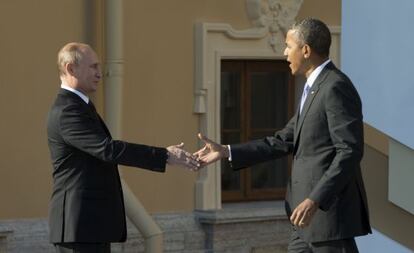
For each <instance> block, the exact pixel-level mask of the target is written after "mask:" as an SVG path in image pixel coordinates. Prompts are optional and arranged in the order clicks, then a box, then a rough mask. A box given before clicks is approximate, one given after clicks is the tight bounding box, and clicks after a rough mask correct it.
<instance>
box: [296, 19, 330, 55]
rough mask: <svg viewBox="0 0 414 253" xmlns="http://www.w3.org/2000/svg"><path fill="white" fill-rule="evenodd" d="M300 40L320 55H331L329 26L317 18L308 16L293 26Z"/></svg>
mask: <svg viewBox="0 0 414 253" xmlns="http://www.w3.org/2000/svg"><path fill="white" fill-rule="evenodd" d="M291 30H293V31H294V32H295V33H296V34H297V35H298V39H299V42H301V43H303V44H307V45H309V46H310V47H311V48H312V49H313V50H314V51H315V52H316V53H317V54H319V55H320V56H329V48H330V46H331V40H332V39H331V32H330V31H329V28H328V26H327V25H326V24H325V23H323V22H322V21H320V20H318V19H315V18H306V19H304V20H302V21H299V22H296V23H295V24H293V26H292V27H291Z"/></svg>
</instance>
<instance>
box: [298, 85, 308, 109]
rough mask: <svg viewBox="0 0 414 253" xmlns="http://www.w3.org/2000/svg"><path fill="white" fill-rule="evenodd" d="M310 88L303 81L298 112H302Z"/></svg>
mask: <svg viewBox="0 0 414 253" xmlns="http://www.w3.org/2000/svg"><path fill="white" fill-rule="evenodd" d="M309 90H310V86H309V85H308V84H307V83H305V87H303V93H302V99H301V100H300V111H299V112H300V113H302V108H303V105H304V104H305V101H306V97H307V96H308V92H309Z"/></svg>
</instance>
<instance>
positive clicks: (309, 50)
mask: <svg viewBox="0 0 414 253" xmlns="http://www.w3.org/2000/svg"><path fill="white" fill-rule="evenodd" d="M311 53H312V48H311V47H310V46H309V45H308V44H305V45H304V46H303V47H302V54H303V57H304V58H305V59H308V58H309V57H310V55H311Z"/></svg>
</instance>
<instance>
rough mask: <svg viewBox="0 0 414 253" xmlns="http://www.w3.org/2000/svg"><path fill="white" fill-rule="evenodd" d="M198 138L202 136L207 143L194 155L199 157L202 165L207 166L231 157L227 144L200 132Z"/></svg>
mask: <svg viewBox="0 0 414 253" xmlns="http://www.w3.org/2000/svg"><path fill="white" fill-rule="evenodd" d="M198 138H200V140H202V141H203V142H204V143H205V145H204V147H203V148H202V149H200V150H198V151H197V152H195V153H194V154H193V155H194V156H195V157H198V159H199V161H201V166H206V165H209V164H211V163H214V162H216V161H218V160H220V159H222V158H226V157H229V150H228V148H227V146H224V145H220V144H218V143H216V142H214V141H212V140H210V139H209V138H207V137H205V136H204V135H202V134H200V133H199V134H198Z"/></svg>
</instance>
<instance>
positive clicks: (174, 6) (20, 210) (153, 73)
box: [0, 0, 339, 219]
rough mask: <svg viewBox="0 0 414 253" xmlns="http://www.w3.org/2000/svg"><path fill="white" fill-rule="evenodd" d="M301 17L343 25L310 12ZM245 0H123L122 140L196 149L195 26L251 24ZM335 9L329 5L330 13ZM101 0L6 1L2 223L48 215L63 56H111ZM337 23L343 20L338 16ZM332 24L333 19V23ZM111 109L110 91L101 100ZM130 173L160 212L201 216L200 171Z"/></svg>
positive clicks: (1, 79) (2, 13)
mask: <svg viewBox="0 0 414 253" xmlns="http://www.w3.org/2000/svg"><path fill="white" fill-rule="evenodd" d="M304 2H305V4H304V6H303V9H302V10H301V11H300V15H302V16H316V17H319V18H321V19H324V20H326V21H327V22H328V23H329V24H330V25H337V23H339V21H338V20H339V18H338V17H339V16H338V15H334V13H338V12H339V11H338V10H339V7H338V6H332V3H331V2H335V1H329V0H325V1H321V0H318V3H319V2H320V4H321V5H322V4H323V5H324V6H330V7H329V8H332V9H334V10H333V11H332V12H329V14H326V13H327V12H326V11H324V12H322V11H319V8H314V6H308V5H307V2H308V1H304ZM244 3H245V1H244V0H226V1H222V0H209V1H203V0H181V1H163V2H159V1H132V0H130V1H124V7H125V11H124V14H125V16H124V24H125V33H124V34H125V38H124V40H125V43H124V46H125V48H124V53H125V85H124V87H123V101H122V106H123V114H122V118H123V121H122V125H123V127H122V132H123V139H126V140H128V141H132V142H140V143H145V144H150V145H157V146H166V145H170V144H175V143H178V142H181V141H183V142H185V143H186V147H187V148H188V149H189V150H195V149H196V146H197V140H196V138H195V135H196V133H197V129H198V117H197V116H196V115H194V114H193V113H192V106H193V83H194V80H193V79H194V76H193V72H194V56H193V52H194V48H193V45H194V24H195V22H200V21H205V22H220V23H229V24H231V25H232V26H233V27H234V28H236V29H246V28H249V27H250V22H249V20H248V19H247V16H246V13H245V5H244ZM323 9H324V10H326V8H323ZM101 14H102V1H98V0H95V1H84V0H62V1H56V0H43V1H27V0H13V1H11V0H10V1H0V46H1V47H0V48H1V50H2V57H1V61H0V89H1V93H0V115H2V121H1V123H0V131H1V140H2V142H3V145H1V147H0V154H1V156H0V157H1V158H0V201H1V205H0V219H14V218H29V217H44V216H46V215H47V205H48V201H49V197H50V189H51V165H50V160H49V152H48V149H47V142H46V130H45V121H46V114H47V111H48V109H49V107H50V104H51V103H52V101H53V99H54V97H55V95H56V92H57V90H58V86H59V80H58V77H57V74H56V67H55V59H56V53H57V51H58V49H59V48H60V47H61V46H62V45H63V44H65V43H67V42H69V41H82V42H87V43H91V44H92V45H94V46H95V48H97V51H98V53H100V55H101V56H103V54H102V51H103V50H102V49H103V46H104V43H103V41H102V38H103V36H102V32H103V17H102V15H101ZM335 18H337V19H335ZM330 22H332V23H330ZM95 100H96V102H97V105H98V109H99V110H100V111H101V112H102V113H103V110H102V108H103V104H102V103H103V102H102V101H103V92H102V89H100V90H99V91H98V94H97V95H96V96H95ZM123 175H124V177H125V178H126V179H127V182H128V183H129V184H130V186H131V188H132V189H133V191H134V192H135V193H136V194H137V195H138V196H139V198H140V199H141V200H142V202H143V204H144V205H145V206H146V207H147V208H148V210H149V211H151V212H164V211H183V210H192V209H193V207H194V182H195V180H196V175H195V174H194V173H190V172H187V171H184V170H182V169H180V168H169V169H168V172H167V173H166V174H165V175H163V174H157V173H152V172H148V171H143V170H138V169H134V168H124V169H123Z"/></svg>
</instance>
